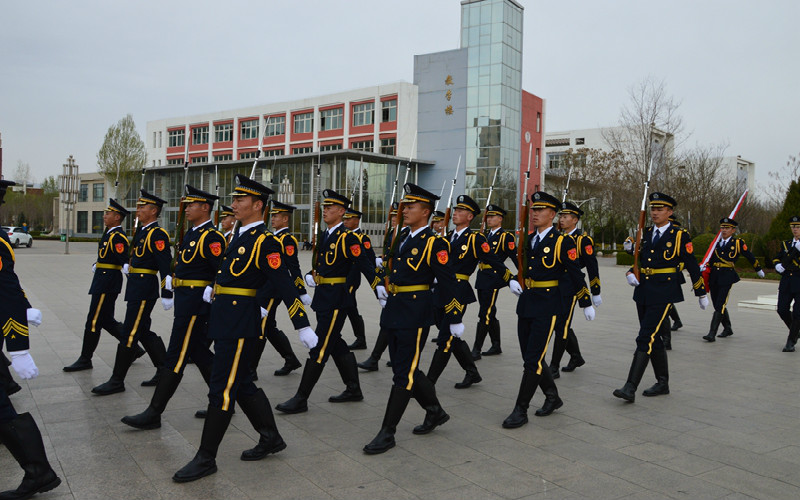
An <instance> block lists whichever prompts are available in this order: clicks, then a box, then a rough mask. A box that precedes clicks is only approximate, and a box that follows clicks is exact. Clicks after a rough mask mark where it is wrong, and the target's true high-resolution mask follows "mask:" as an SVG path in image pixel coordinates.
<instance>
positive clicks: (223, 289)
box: [214, 285, 258, 297]
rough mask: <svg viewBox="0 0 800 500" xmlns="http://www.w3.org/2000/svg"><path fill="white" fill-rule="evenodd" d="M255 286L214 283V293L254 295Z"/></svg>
mask: <svg viewBox="0 0 800 500" xmlns="http://www.w3.org/2000/svg"><path fill="white" fill-rule="evenodd" d="M257 291H258V290H256V289H255V288H234V287H230V286H220V285H214V295H241V296H243V297H255V296H256V292H257Z"/></svg>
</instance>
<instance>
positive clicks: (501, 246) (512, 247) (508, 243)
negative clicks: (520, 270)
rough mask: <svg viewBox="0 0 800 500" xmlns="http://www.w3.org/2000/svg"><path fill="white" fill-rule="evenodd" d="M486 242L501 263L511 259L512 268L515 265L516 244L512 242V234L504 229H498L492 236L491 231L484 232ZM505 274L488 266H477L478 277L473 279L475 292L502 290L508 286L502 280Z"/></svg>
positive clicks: (506, 281) (506, 282)
mask: <svg viewBox="0 0 800 500" xmlns="http://www.w3.org/2000/svg"><path fill="white" fill-rule="evenodd" d="M484 237H485V238H486V241H487V242H488V243H489V248H490V249H491V253H493V254H494V255H496V256H497V258H498V259H499V260H500V262H501V263H505V261H506V259H511V262H513V263H514V266H515V267H516V265H517V242H516V241H515V240H514V234H513V233H511V232H510V231H506V230H505V229H498V230H497V231H495V233H494V234H492V232H491V231H488V230H487V231H486V233H485V234H484ZM504 274H505V273H499V272H498V271H497V270H496V269H495V268H493V267H492V266H490V265H488V264H482V265H479V266H478V276H477V277H476V278H475V289H476V290H494V289H497V288H503V287H504V286H507V285H508V280H504V279H503V278H504Z"/></svg>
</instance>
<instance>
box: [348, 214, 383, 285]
mask: <svg viewBox="0 0 800 500" xmlns="http://www.w3.org/2000/svg"><path fill="white" fill-rule="evenodd" d="M353 234H355V235H356V237H357V238H358V240H359V241H360V242H361V252H362V253H363V254H364V255H365V257H366V259H367V260H368V261H369V262H375V249H374V248H372V240H370V239H369V236H368V235H367V234H366V233H365V232H363V231H362V230H361V228H360V227H359V228H356V229H354V230H353ZM376 272H379V271H378V270H377V269H376ZM347 283H348V285H349V287H350V289H349V290H350V293H355V292H356V290H358V287H359V286H361V272H360V270H359V268H358V267H355V266H353V269H351V270H350V276H348V278H347Z"/></svg>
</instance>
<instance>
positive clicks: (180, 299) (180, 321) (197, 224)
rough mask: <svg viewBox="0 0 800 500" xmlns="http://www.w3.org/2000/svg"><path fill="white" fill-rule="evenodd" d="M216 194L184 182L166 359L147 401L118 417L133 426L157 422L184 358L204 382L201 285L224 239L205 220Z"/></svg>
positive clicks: (207, 370) (205, 308)
mask: <svg viewBox="0 0 800 500" xmlns="http://www.w3.org/2000/svg"><path fill="white" fill-rule="evenodd" d="M218 199H219V197H218V196H215V195H213V194H210V193H206V192H205V191H201V190H200V189H197V188H195V187H193V186H189V185H187V186H186V197H185V200H184V202H185V207H186V208H185V210H186V221H187V222H188V223H189V224H191V226H192V228H191V229H190V230H189V231H186V234H185V235H184V237H183V240H182V241H181V243H180V245H179V246H178V249H177V252H178V256H177V259H175V271H174V273H173V276H172V279H171V280H169V282H170V287H169V288H170V289H171V290H173V291H174V295H175V319H174V321H173V323H172V333H171V334H170V338H169V348H168V349H167V356H166V361H165V363H164V369H163V370H162V373H161V377H160V378H159V380H158V383H157V385H156V389H155V392H154V393H153V397H152V399H151V400H150V405H149V406H148V407H147V408H146V409H145V410H144V411H143V412H142V413H139V414H137V415H132V416H127V417H123V419H122V422H123V423H125V424H128V425H130V426H131V427H136V428H138V429H157V428H159V427H161V414H162V413H164V410H165V409H166V407H167V403H168V402H169V400H170V399H171V398H172V396H173V394H175V390H176V389H177V388H178V385H179V384H180V383H181V379H182V378H183V371H184V369H185V368H186V362H187V361H188V359H189V358H191V359H192V361H194V363H195V365H196V366H197V369H198V370H199V371H200V374H201V375H202V377H203V380H205V382H206V384H208V383H209V381H210V379H211V363H212V358H213V355H212V354H211V351H210V350H209V348H208V341H207V331H208V314H209V310H210V307H209V305H208V304H207V303H205V302H203V291H204V290H205V288H206V287H207V286H210V285H211V284H212V283H213V281H214V279H215V278H216V276H217V271H218V270H219V264H220V262H221V261H222V254H223V252H224V251H225V247H226V246H227V243H226V242H225V238H224V237H223V235H222V233H220V232H219V231H217V229H216V228H215V227H214V223H213V222H212V221H211V212H212V210H213V208H214V202H216V201H217V200H218Z"/></svg>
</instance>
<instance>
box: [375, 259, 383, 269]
mask: <svg viewBox="0 0 800 500" xmlns="http://www.w3.org/2000/svg"><path fill="white" fill-rule="evenodd" d="M382 265H383V259H381V258H380V257H375V267H381V266H382Z"/></svg>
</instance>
